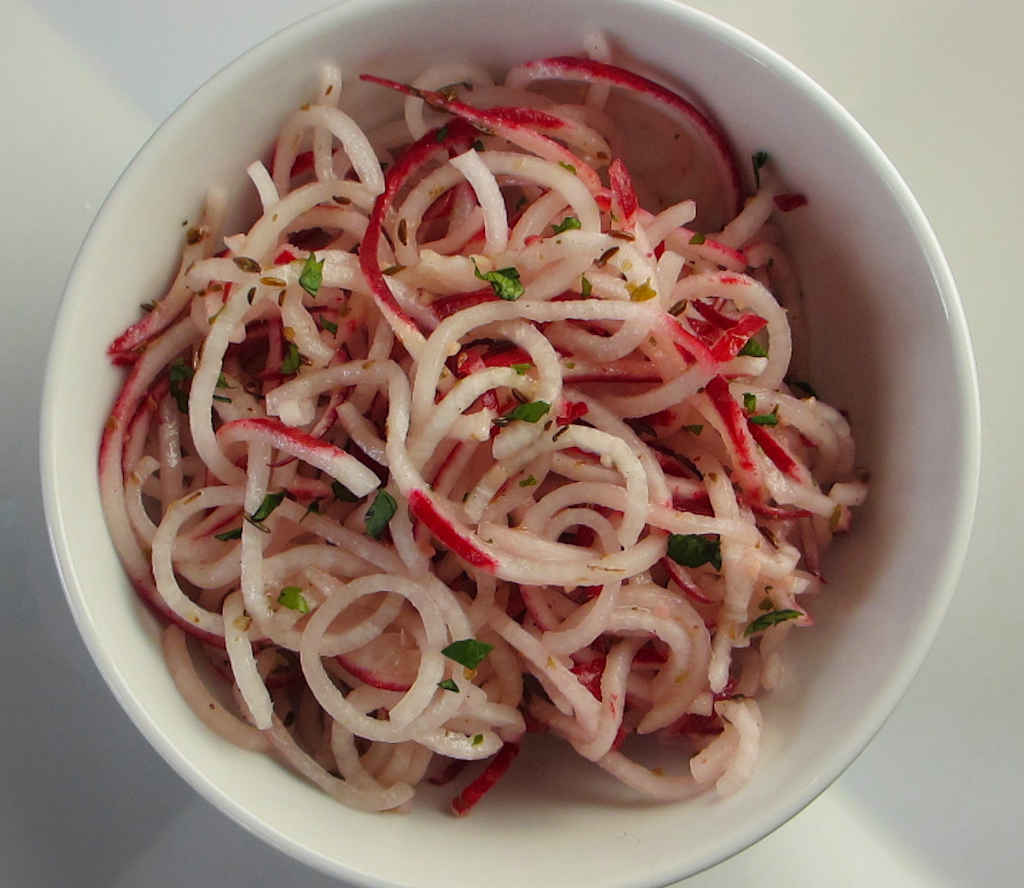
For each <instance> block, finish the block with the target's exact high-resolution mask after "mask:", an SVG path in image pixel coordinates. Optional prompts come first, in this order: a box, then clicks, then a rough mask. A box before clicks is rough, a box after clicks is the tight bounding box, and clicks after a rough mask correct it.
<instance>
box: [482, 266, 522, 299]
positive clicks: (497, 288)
mask: <svg viewBox="0 0 1024 888" xmlns="http://www.w3.org/2000/svg"><path fill="white" fill-rule="evenodd" d="M473 274H474V275H475V276H476V277H478V278H479V279H480V280H482V281H487V283H489V284H490V285H491V289H492V290H494V295H495V296H498V297H499V298H500V299H504V300H506V301H508V302H515V301H516V300H517V299H518V298H519V297H520V296H522V295H523V293H525V292H526V288H525V287H524V286H523V285H522V282H521V281H520V280H519V269H517V268H511V267H510V268H499V269H498V270H497V271H488V272H487V273H486V274H485V273H482V272H481V271H480V269H479V268H478V267H477V264H476V261H474V262H473Z"/></svg>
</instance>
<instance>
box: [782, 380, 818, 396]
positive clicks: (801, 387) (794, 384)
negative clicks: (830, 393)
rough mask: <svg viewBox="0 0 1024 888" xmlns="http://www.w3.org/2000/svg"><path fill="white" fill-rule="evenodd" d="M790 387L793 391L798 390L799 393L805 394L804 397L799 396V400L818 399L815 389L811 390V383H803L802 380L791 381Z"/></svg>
mask: <svg viewBox="0 0 1024 888" xmlns="http://www.w3.org/2000/svg"><path fill="white" fill-rule="evenodd" d="M789 387H790V388H791V389H797V390H798V391H801V392H803V394H802V395H799V394H798V395H797V397H798V398H817V397H818V393H817V392H816V391H815V390H814V389H813V388H811V384H810V383H809V382H803V381H802V380H799V379H791V380H789Z"/></svg>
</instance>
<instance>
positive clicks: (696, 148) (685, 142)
mask: <svg viewBox="0 0 1024 888" xmlns="http://www.w3.org/2000/svg"><path fill="white" fill-rule="evenodd" d="M545 80H547V81H552V80H562V81H574V82H578V83H586V84H594V83H598V84H608V85H609V86H613V87H618V88H619V89H618V92H619V93H620V94H619V95H616V92H617V91H616V90H613V91H612V97H611V99H610V100H609V103H608V106H607V111H608V113H609V114H610V115H611V116H612V118H613V119H615V120H616V122H617V123H618V124H619V129H620V130H621V131H622V132H624V133H628V135H629V138H628V139H626V140H624V141H625V142H626V145H625V149H626V150H625V151H624V152H623V160H624V161H625V163H626V166H627V167H628V168H629V170H630V172H631V173H632V174H633V179H634V181H635V182H648V183H659V185H658V188H660V189H663V190H659V191H658V192H657V193H654V194H649V195H645V194H640V195H639V197H640V203H641V205H643V206H645V207H647V208H648V209H650V210H652V211H653V210H654V209H655V208H656V207H664V206H669V205H670V204H673V203H676V202H678V201H679V200H683V199H687V198H693V199H694V200H695V201H696V202H697V221H696V227H697V229H698V230H700V231H717V230H718V229H720V228H721V227H722V226H724V225H725V223H726V222H728V221H729V220H730V219H731V218H732V217H733V216H735V215H736V214H737V213H738V212H739V210H740V206H741V203H742V184H741V181H740V173H739V167H738V166H737V164H736V158H735V157H734V155H733V151H732V148H731V146H730V145H729V140H728V139H727V138H726V135H725V133H724V132H723V131H722V129H721V128H720V127H719V126H718V125H717V124H716V123H714V122H713V121H712V120H711V119H710V118H709V117H708V116H707V115H706V114H705V113H703V112H702V111H700V110H698V109H697V107H696V106H694V105H693V103H691V102H689V101H687V100H686V99H684V98H683V97H682V96H680V95H678V94H677V93H675V92H673V91H672V90H670V89H668V88H666V87H664V86H662V85H661V84H660V83H656V82H655V81H653V80H650V79H648V78H647V77H643V76H641V75H640V74H634V73H633V72H632V71H627V70H626V69H625V68H620V67H618V66H617V65H609V64H607V63H605V62H598V61H595V60H593V59H581V58H574V57H571V56H559V57H555V58H548V59H537V60H536V61H532V62H527V63H526V64H524V65H520V66H518V67H516V68H513V69H512V70H511V71H510V72H509V74H508V77H507V78H506V80H505V83H506V85H507V86H511V87H520V88H521V87H525V86H528V85H530V84H532V83H534V82H539V81H545ZM622 92H627V93H628V94H629V97H630V98H633V99H635V100H636V101H633V102H629V101H625V100H624V99H625V98H626V97H625V96H623V95H621V93H622ZM637 105H643V106H646V107H636V106H637ZM651 107H654V108H656V109H658V110H660V111H661V112H663V117H665V118H668V120H653V119H652V116H651V114H650V113H649V110H648V109H649V108H651Z"/></svg>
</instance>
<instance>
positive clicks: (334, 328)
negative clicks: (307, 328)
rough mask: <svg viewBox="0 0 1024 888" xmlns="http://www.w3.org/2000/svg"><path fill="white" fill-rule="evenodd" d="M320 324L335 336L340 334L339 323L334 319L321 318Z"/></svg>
mask: <svg viewBox="0 0 1024 888" xmlns="http://www.w3.org/2000/svg"><path fill="white" fill-rule="evenodd" d="M320 326H321V327H323V328H324V329H325V330H326V331H327V332H328V333H333V334H334V335H335V336H337V335H338V325H337V324H336V323H334V321H328V320H321V321H320Z"/></svg>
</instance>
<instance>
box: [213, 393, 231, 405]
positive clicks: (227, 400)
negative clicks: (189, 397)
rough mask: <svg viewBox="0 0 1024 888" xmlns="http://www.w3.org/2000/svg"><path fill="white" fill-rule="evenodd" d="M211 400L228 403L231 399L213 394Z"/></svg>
mask: <svg viewBox="0 0 1024 888" xmlns="http://www.w3.org/2000/svg"><path fill="white" fill-rule="evenodd" d="M213 400H214V401H220V402H221V403H224V404H230V403H231V399H230V398H227V397H225V396H224V395H214V396H213Z"/></svg>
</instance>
